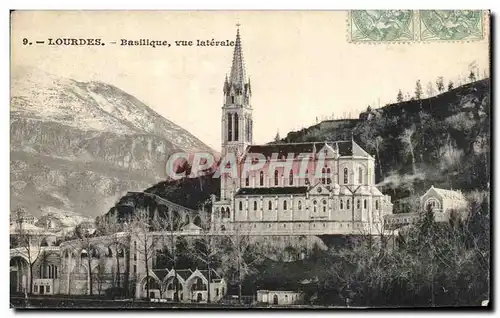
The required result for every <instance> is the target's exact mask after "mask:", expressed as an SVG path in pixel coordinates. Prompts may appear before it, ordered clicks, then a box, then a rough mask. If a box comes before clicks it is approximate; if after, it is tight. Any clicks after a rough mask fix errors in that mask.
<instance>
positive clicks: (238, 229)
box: [227, 224, 262, 303]
mask: <svg viewBox="0 0 500 318" xmlns="http://www.w3.org/2000/svg"><path fill="white" fill-rule="evenodd" d="M228 234H229V235H228V236H227V238H228V241H229V245H230V248H231V256H230V259H229V261H233V262H234V263H235V264H234V263H233V264H231V265H232V266H234V267H235V269H236V279H237V282H238V300H239V302H240V303H241V299H242V285H243V279H244V278H245V277H246V276H247V275H248V274H251V273H252V272H254V271H255V267H254V266H255V264H257V263H258V262H260V261H261V259H262V257H261V255H260V254H258V253H257V252H256V249H255V248H254V247H255V246H254V244H253V243H254V242H252V240H251V238H252V236H251V228H250V226H249V225H246V224H233V228H232V230H231V231H229V233H228Z"/></svg>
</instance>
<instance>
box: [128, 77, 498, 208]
mask: <svg viewBox="0 0 500 318" xmlns="http://www.w3.org/2000/svg"><path fill="white" fill-rule="evenodd" d="M489 95H490V83H489V80H481V81H477V82H474V83H470V84H467V85H464V86H460V87H458V88H456V89H453V90H451V91H448V92H445V93H443V94H440V95H438V96H435V97H432V98H429V99H422V100H416V101H415V100H414V101H407V102H402V103H398V104H391V105H387V106H385V107H381V108H379V109H376V110H372V111H370V112H367V113H362V114H360V118H362V119H358V120H352V119H349V120H333V121H326V122H322V123H319V124H317V125H314V126H311V127H309V128H306V129H303V130H301V131H298V132H290V133H288V135H287V136H286V137H285V138H283V139H282V140H281V141H280V142H306V141H324V140H346V139H350V138H351V136H352V137H353V138H354V139H355V140H356V142H357V143H359V144H360V145H361V146H362V147H363V148H364V149H366V150H367V151H368V152H369V153H371V154H372V155H373V156H374V158H375V160H376V182H377V183H378V185H379V186H381V187H382V189H383V191H384V192H386V193H388V194H390V195H391V196H392V198H393V201H394V202H395V203H396V204H395V212H396V213H397V212H404V211H406V210H407V209H409V208H410V207H409V204H411V203H409V202H408V197H411V196H412V195H414V196H415V197H416V196H418V195H419V194H422V193H423V192H424V191H425V190H427V189H428V188H429V187H430V186H431V185H434V186H435V187H442V188H455V189H462V190H464V191H468V190H476V189H479V190H482V189H486V188H487V187H488V186H489V179H490V146H489V145H490V133H491V131H490V130H491V128H490V98H489ZM351 134H352V135H351ZM408 136H410V137H409V138H408ZM408 141H411V147H410V145H409V143H408ZM412 151H413V156H414V158H415V161H414V164H413V160H412V155H411V152H412ZM219 188H220V180H219V179H214V178H211V176H205V177H203V178H199V179H182V180H178V181H175V182H161V183H159V184H156V185H154V186H153V187H150V188H148V189H147V190H146V191H148V192H153V193H155V194H158V195H160V196H162V197H164V198H166V199H169V200H171V201H173V202H176V203H179V204H183V205H186V206H188V207H191V208H196V207H197V206H199V205H200V203H201V202H204V201H206V200H207V199H208V198H209V197H210V194H216V195H218V193H219ZM129 199H132V200H133V199H134V198H133V196H132V197H124V198H122V200H124V201H126V200H129ZM412 202H414V200H412Z"/></svg>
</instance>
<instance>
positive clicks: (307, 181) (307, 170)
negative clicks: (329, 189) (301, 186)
mask: <svg viewBox="0 0 500 318" xmlns="http://www.w3.org/2000/svg"><path fill="white" fill-rule="evenodd" d="M305 182H306V185H309V169H306V180H305Z"/></svg>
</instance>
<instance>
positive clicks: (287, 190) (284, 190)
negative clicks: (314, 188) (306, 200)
mask: <svg viewBox="0 0 500 318" xmlns="http://www.w3.org/2000/svg"><path fill="white" fill-rule="evenodd" d="M306 192H307V187H274V188H241V189H239V190H238V192H236V194H235V196H242V195H273V194H305V193H306Z"/></svg>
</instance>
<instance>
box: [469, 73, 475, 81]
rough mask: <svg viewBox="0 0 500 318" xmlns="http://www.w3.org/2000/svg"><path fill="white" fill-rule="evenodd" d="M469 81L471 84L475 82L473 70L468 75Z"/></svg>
mask: <svg viewBox="0 0 500 318" xmlns="http://www.w3.org/2000/svg"><path fill="white" fill-rule="evenodd" d="M469 81H470V82H471V83H472V82H475V81H476V74H475V73H474V71H473V70H471V71H470V73H469Z"/></svg>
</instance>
